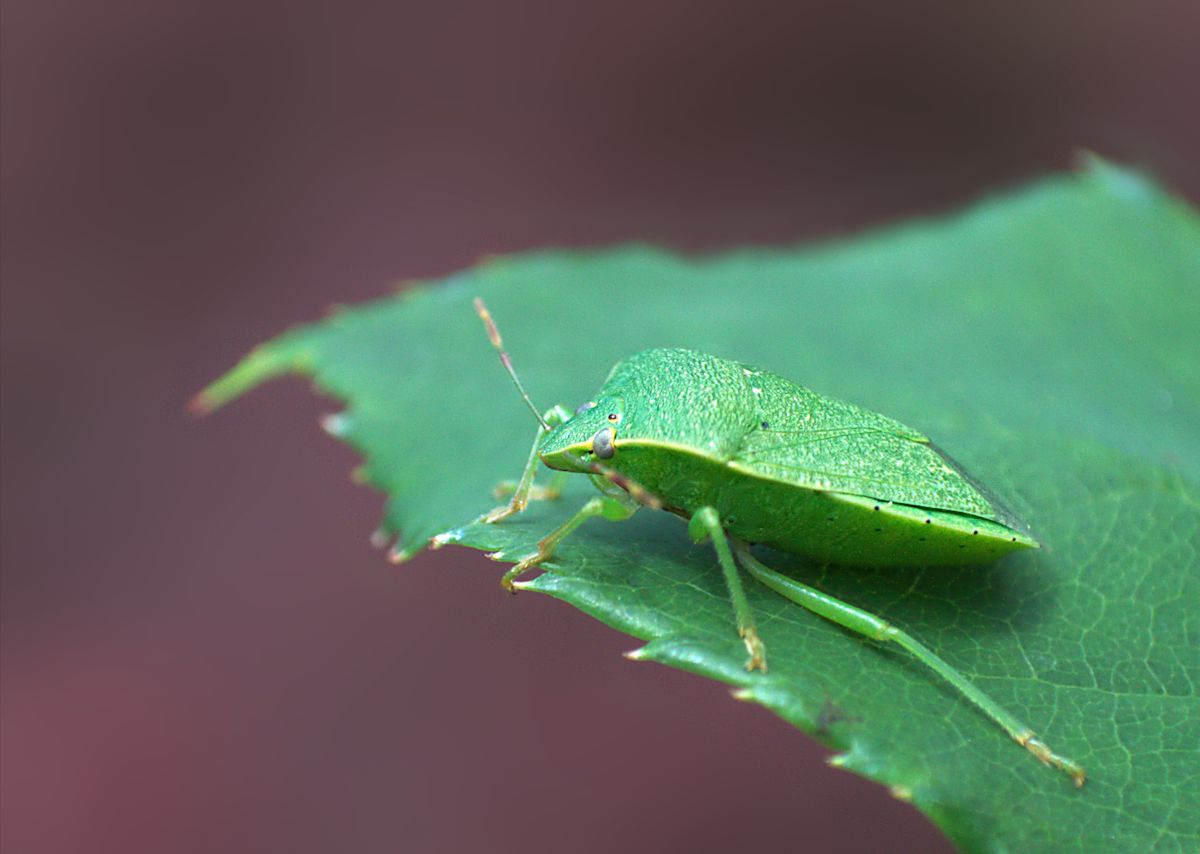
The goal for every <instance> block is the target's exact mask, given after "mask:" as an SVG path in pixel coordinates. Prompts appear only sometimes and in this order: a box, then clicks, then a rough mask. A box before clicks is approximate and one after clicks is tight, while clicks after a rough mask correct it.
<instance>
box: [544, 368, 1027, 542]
mask: <svg viewBox="0 0 1200 854" xmlns="http://www.w3.org/2000/svg"><path fill="white" fill-rule="evenodd" d="M594 402H595V403H596V406H594V407H591V408H588V409H584V410H582V411H581V412H579V413H578V414H577V415H575V417H573V418H572V419H570V420H569V421H567V422H566V423H565V424H563V425H561V426H559V427H556V428H555V429H554V430H553V431H551V432H550V433H549V434H547V436H546V437H545V438H544V439H543V441H542V443H541V446H540V448H539V451H540V453H541V455H542V458H543V459H544V460H545V461H546V462H547V463H548V464H549V465H551V466H553V467H555V468H562V469H566V470H570V469H572V468H573V466H572V464H571V463H570V462H569V461H567V460H565V459H563V458H562V457H557V458H556V454H557V453H561V452H562V451H569V452H571V453H573V454H581V455H586V454H588V453H590V451H591V446H592V438H593V436H594V435H595V434H596V433H597V431H600V430H603V429H605V428H606V427H607V428H611V429H613V430H614V431H615V433H616V438H615V440H614V443H613V445H614V449H615V456H614V457H613V459H611V460H610V461H608V463H607V464H608V465H609V466H611V467H612V468H614V469H616V470H618V471H620V472H622V473H623V474H625V475H628V476H629V477H632V478H633V479H634V480H636V481H638V482H639V483H640V484H641V485H642V486H644V487H645V488H647V489H648V490H650V491H651V492H652V493H654V494H656V495H658V496H660V497H662V498H663V499H664V500H665V501H666V502H667V504H668V505H669V506H671V507H673V508H674V509H676V510H677V511H680V513H681V515H685V516H690V515H691V513H692V512H694V511H695V510H696V509H698V508H699V507H702V506H706V505H711V506H713V507H715V508H716V509H717V511H718V512H719V513H720V516H721V519H722V520H723V522H724V524H725V526H726V528H727V529H728V530H729V531H730V532H731V533H733V534H734V535H735V536H737V537H740V538H741V539H744V540H748V541H750V542H757V543H766V544H768V545H772V546H775V547H777V548H781V549H784V550H785V551H789V552H793V553H795V554H801V555H805V556H808V557H812V558H815V559H818V560H822V561H825V562H829V563H837V564H845V565H853V566H896V565H904V564H924V565H937V564H943V565H955V564H965V563H985V562H988V561H992V560H995V559H996V558H998V557H1000V556H1001V555H1003V554H1006V553H1007V552H1010V551H1012V550H1014V549H1018V548H1029V547H1036V546H1037V542H1036V541H1035V540H1034V539H1033V538H1032V537H1030V536H1029V535H1028V534H1027V533H1025V532H1024V531H1023V530H1022V529H1021V527H1020V525H1019V523H1016V522H1015V520H1014V519H1013V518H1012V516H1011V514H1010V513H1009V511H1007V510H1005V509H1004V508H1003V506H1002V505H1000V503H999V502H998V500H996V499H994V498H992V497H991V496H989V495H987V494H985V493H984V492H983V490H982V488H981V487H979V486H978V485H977V484H975V483H974V482H973V481H972V480H971V479H970V478H969V477H968V476H967V475H966V474H965V473H964V472H963V471H962V470H961V469H960V468H959V467H958V466H957V465H956V464H955V463H954V462H953V461H951V460H949V459H948V458H946V457H945V456H943V455H942V454H941V453H940V452H939V450H938V449H937V448H935V447H934V446H933V445H932V444H931V443H930V441H929V439H928V438H927V437H926V436H924V435H922V434H921V433H919V432H918V431H916V430H913V429H912V428H910V427H907V426H905V425H904V424H901V423H900V422H898V421H895V420H893V419H891V418H888V417H886V416H884V415H880V414H878V413H876V412H871V411H870V410H867V409H862V408H860V407H858V406H854V405H853V404H849V403H845V402H843V401H839V400H833V399H831V398H827V397H824V396H822V395H819V394H816V393H814V392H812V391H810V390H808V389H806V388H803V387H802V386H799V385H797V384H795V383H793V382H791V381H790V380H787V379H784V378H783V377H780V376H777V375H775V374H772V373H770V372H768V371H764V370H760V369H758V368H754V367H750V366H748V365H743V364H741V363H739V362H733V361H729V360H727V359H720V358H717V357H716V356H710V355H707V354H705V353H699V352H697V351H695V350H683V349H655V350H644V351H642V352H640V353H637V354H635V355H633V356H631V357H629V358H628V359H625V360H623V361H621V362H619V363H618V364H617V365H616V367H615V368H613V370H612V372H611V373H610V375H609V377H608V380H607V381H606V382H605V383H604V386H603V387H602V388H601V389H600V391H599V392H598V393H597V394H596V397H595V398H594ZM614 415H615V416H616V420H613V418H612V416H614Z"/></svg>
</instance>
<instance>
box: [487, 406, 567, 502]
mask: <svg viewBox="0 0 1200 854" xmlns="http://www.w3.org/2000/svg"><path fill="white" fill-rule="evenodd" d="M542 417H543V419H544V420H545V421H546V423H547V424H549V425H550V426H551V427H554V426H556V425H558V424H562V423H563V422H564V421H566V420H567V419H568V418H570V417H571V416H570V413H569V412H567V410H566V409H564V408H563V407H562V406H555V407H554V408H553V409H550V410H547V411H546V414H545V415H544V416H542ZM545 434H546V429H545V428H544V427H542V426H540V425H539V426H538V429H537V434H536V435H534V437H533V447H531V448H530V449H529V459H528V460H526V461H525V468H524V469H523V470H522V472H521V479H520V480H518V481H517V482H516V483H515V484H513V482H512V481H505V482H503V483H501V484H499V485H498V486H497V487H496V490H495V491H496V493H497V495H496V497H497V498H500V497H502V496H503V495H504V494H506V493H507V492H508V491H509V490H510V489H511V491H512V498H511V499H510V500H509V502H508V503H507V504H502V505H500V506H499V507H497V508H495V509H494V510H492V511H490V512H488V513H486V514H485V515H484V516H483V522H484V523H485V524H491V523H492V522H499V521H500V520H501V519H504V518H507V517H509V516H512V515H514V514H516V513H520V512H521V511H522V510H524V509H525V507H526V506H527V505H528V504H529V502H530V501H536V500H539V499H552V498H558V496H559V494H560V491H561V489H562V480H563V476H564V474H565V473H564V472H556V473H555V477H554V479H553V480H551V481H550V485H549V486H548V487H545V488H541V489H539V488H538V487H537V486H535V485H534V482H533V479H534V475H535V474H536V473H537V467H538V455H537V450H538V444H539V443H540V442H541V441H542V436H544V435H545Z"/></svg>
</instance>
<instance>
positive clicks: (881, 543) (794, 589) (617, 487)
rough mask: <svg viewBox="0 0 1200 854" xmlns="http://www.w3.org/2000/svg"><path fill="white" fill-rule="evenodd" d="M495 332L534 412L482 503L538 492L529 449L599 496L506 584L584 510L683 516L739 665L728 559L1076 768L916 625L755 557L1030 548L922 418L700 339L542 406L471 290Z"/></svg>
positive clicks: (502, 514) (841, 557)
mask: <svg viewBox="0 0 1200 854" xmlns="http://www.w3.org/2000/svg"><path fill="white" fill-rule="evenodd" d="M475 308H476V311H477V312H478V313H479V316H480V317H481V318H482V320H483V322H484V325H485V327H486V329H487V333H488V337H489V339H490V340H491V342H492V345H493V346H494V347H495V348H496V350H497V352H498V353H499V354H500V361H501V363H502V364H503V365H504V368H505V370H506V371H507V372H508V374H509V376H510V377H511V378H512V380H513V382H514V383H515V384H516V387H517V390H518V391H519V392H520V394H521V397H522V398H523V399H524V400H525V403H526V404H527V405H528V406H529V408H530V409H531V410H532V411H533V414H534V416H535V417H536V418H537V420H538V430H537V434H536V436H535V438H534V442H533V447H532V449H531V451H530V454H529V458H528V461H527V462H526V465H525V468H524V470H523V472H522V475H521V478H520V480H519V481H518V482H517V483H516V484H515V486H514V487H513V494H512V498H511V500H510V501H509V502H508V503H507V504H505V505H503V506H501V507H497V508H496V509H495V510H493V511H491V512H490V513H488V514H486V515H485V516H484V517H483V521H485V522H489V523H492V522H498V521H500V520H501V519H504V518H506V517H508V516H510V515H512V514H514V513H520V512H521V511H522V510H524V509H525V507H526V506H527V504H528V502H529V501H530V500H531V499H533V498H539V497H554V496H556V495H557V493H558V490H557V488H556V487H555V486H554V485H552V486H551V487H548V488H543V489H541V490H539V489H538V488H537V487H536V486H535V485H534V473H535V471H536V469H537V465H538V462H539V461H540V462H543V463H545V464H546V465H547V466H548V467H549V468H551V469H555V470H557V472H558V475H557V477H559V478H561V477H562V475H564V474H569V473H580V474H586V475H590V476H591V478H592V480H593V481H594V483H595V484H596V486H597V488H598V489H599V492H600V495H598V496H595V497H593V498H592V499H590V500H589V501H588V502H587V503H586V504H584V506H583V507H582V508H580V510H579V511H578V512H577V513H575V514H574V515H573V516H571V517H570V518H569V519H568V520H567V521H566V522H564V523H563V524H562V525H561V526H559V527H558V528H557V529H556V530H554V531H552V532H550V533H549V534H548V535H547V536H546V537H544V538H543V539H542V540H541V542H540V543H539V544H538V549H537V551H536V552H534V553H533V554H530V555H528V556H526V557H525V558H523V559H522V560H521V561H519V562H518V563H517V564H516V565H515V566H513V567H512V569H510V570H509V571H508V572H506V573H505V574H504V576H503V579H502V582H501V583H502V584H503V585H504V587H505V588H506V589H508V590H510V591H511V590H513V589H514V587H519V586H520V585H519V584H515V583H514V582H515V581H516V579H517V578H518V577H519V576H520V575H521V574H522V573H524V572H526V571H527V570H529V569H532V568H534V567H536V566H538V565H540V564H542V563H543V562H545V561H547V560H549V559H550V558H551V557H553V555H554V551H555V549H556V548H557V546H558V544H559V543H560V542H561V541H562V540H563V538H564V537H566V536H567V535H569V534H570V533H571V532H572V531H574V530H575V529H576V528H577V527H579V525H581V524H582V523H583V522H585V521H586V520H587V519H589V518H591V517H593V516H603V517H605V518H607V519H610V520H614V521H619V520H623V519H628V518H629V517H630V516H632V515H633V513H634V512H636V511H637V509H638V508H639V507H641V506H643V505H644V506H649V507H652V508H655V509H661V510H666V511H668V512H670V513H674V514H675V515H677V516H680V517H682V518H683V519H685V520H687V522H688V532H689V534H690V535H691V537H692V539H693V540H695V541H696V542H701V541H703V540H706V539H710V540H712V543H713V547H714V549H715V551H716V553H717V561H718V563H719V564H720V567H721V570H722V572H723V573H724V576H725V582H726V585H727V587H728V590H729V598H730V601H731V604H732V606H733V612H734V618H735V622H736V625H737V629H738V633H739V634H740V636H741V638H742V640H743V642H744V643H745V646H746V650H747V652H748V654H749V659H748V660H747V662H746V668H747V669H748V670H761V671H764V672H765V671H766V669H767V660H766V649H765V647H764V645H763V643H762V640H761V639H760V638H759V635H758V629H757V627H756V626H755V621H754V615H753V613H752V611H751V609H750V606H749V603H748V601H747V599H746V594H745V591H744V590H743V588H742V582H741V578H740V576H739V574H738V564H740V565H741V566H742V567H743V568H744V569H745V570H746V571H747V572H748V573H750V575H751V576H753V577H754V578H755V579H757V580H758V581H759V582H761V583H762V584H764V585H765V586H766V587H768V588H770V589H771V590H773V591H775V592H776V593H778V594H780V595H782V596H783V597H785V598H787V599H789V600H790V601H792V602H795V603H796V604H798V605H800V606H802V607H804V608H806V609H808V610H810V611H813V612H814V613H816V614H818V615H819V616H821V617H824V618H826V619H828V620H830V621H832V622H834V623H836V624H837V625H840V626H843V627H844V628H846V629H849V630H851V631H854V632H858V633H859V634H862V635H864V636H866V637H867V638H870V639H872V640H877V641H894V642H895V643H897V644H898V645H899V646H901V647H902V648H904V649H905V650H907V651H908V652H909V653H911V654H912V655H913V656H914V657H915V658H917V659H918V660H919V661H921V662H922V663H924V664H925V665H926V666H928V667H929V668H930V669H932V670H933V671H934V672H936V673H937V674H938V675H939V676H941V677H942V678H943V679H945V680H946V681H947V682H949V683H950V684H951V685H953V686H954V687H955V688H956V689H957V690H958V691H959V692H960V693H961V694H963V695H964V696H965V697H966V698H967V699H968V700H970V701H971V702H972V703H974V704H975V706H976V707H978V708H979V709H980V710H981V711H983V712H984V713H985V714H986V715H988V717H990V718H991V719H992V720H993V721H995V722H996V723H997V724H998V725H999V726H1000V727H1002V728H1003V729H1004V730H1005V732H1007V733H1008V734H1009V736H1010V737H1011V738H1012V739H1013V740H1014V741H1016V742H1017V743H1018V744H1020V745H1021V746H1023V747H1025V748H1026V749H1027V750H1029V751H1030V752H1031V753H1033V755H1034V756H1036V757H1037V758H1038V759H1040V760H1041V761H1042V762H1043V763H1045V764H1047V765H1050V766H1053V767H1055V768H1058V769H1060V770H1062V771H1064V772H1065V773H1067V774H1069V775H1070V776H1071V778H1072V779H1073V780H1074V781H1075V785H1076V786H1081V785H1083V782H1084V779H1085V773H1084V770H1083V768H1081V767H1080V766H1079V765H1078V764H1077V763H1075V762H1073V761H1072V760H1070V759H1068V758H1066V757H1063V756H1059V755H1057V754H1055V753H1054V752H1053V751H1051V750H1050V748H1049V747H1048V746H1047V745H1046V744H1045V743H1044V742H1042V741H1041V740H1040V739H1038V738H1037V737H1036V736H1035V735H1034V733H1033V731H1032V730H1030V729H1029V727H1027V726H1025V724H1023V723H1021V722H1020V721H1019V720H1018V719H1017V718H1016V717H1015V716H1014V715H1012V714H1011V713H1010V712H1008V711H1007V710H1006V709H1004V708H1003V707H1001V706H1000V705H999V704H998V703H996V702H995V701H994V700H992V699H991V698H990V697H988V696H987V695H986V694H984V693H983V692H982V691H981V690H980V689H979V688H977V687H976V686H975V685H974V684H973V683H971V681H970V680H968V679H967V678H966V677H965V676H963V675H962V674H961V673H959V672H958V671H957V670H955V669H954V668H953V667H952V666H950V665H949V664H948V663H946V662H945V661H943V660H942V659H941V658H939V657H938V656H937V655H936V654H934V652H933V651H932V650H930V649H929V648H928V647H926V646H924V645H923V644H921V643H920V642H919V641H917V640H916V639H915V638H913V637H912V636H911V635H908V634H907V633H905V632H904V631H902V630H900V629H898V628H896V627H894V626H892V625H890V624H889V623H887V622H886V621H884V620H883V619H881V618H880V617H877V616H875V615H874V614H871V613H869V612H867V611H864V610H862V609H861V608H856V607H855V606H853V605H850V604H848V603H846V602H843V601H841V600H838V599H835V598H833V597H831V596H828V595H826V594H824V593H821V592H820V591H818V590H816V589H815V588H812V587H809V586H808V585H805V584H802V583H800V582H798V581H796V580H795V579H793V578H790V577H788V576H786V575H783V574H781V573H778V572H776V571H774V570H772V569H769V568H768V567H766V566H765V565H763V564H762V563H761V562H760V561H759V560H758V559H757V558H756V557H755V556H754V555H753V553H752V552H751V549H750V544H764V545H768V546H771V547H774V548H776V549H780V550H783V551H787V552H792V553H795V554H799V555H802V556H805V557H809V558H812V559H814V560H816V561H819V562H823V563H829V564H838V565H844V566H873V567H886V566H904V565H910V566H911V565H925V566H936V565H962V564H977V563H985V562H990V561H993V560H996V559H997V558H999V557H1001V556H1002V555H1004V554H1006V553H1008V552H1011V551H1014V550H1017V549H1028V548H1038V547H1039V544H1038V542H1037V540H1035V539H1034V538H1033V537H1032V536H1031V535H1030V534H1029V532H1028V531H1027V530H1026V528H1025V527H1024V526H1023V525H1022V524H1021V522H1020V521H1019V520H1018V519H1017V518H1016V516H1015V515H1014V514H1013V513H1012V512H1011V511H1010V510H1008V509H1007V508H1006V507H1005V506H1004V504H1003V503H1002V502H1001V501H1000V500H999V499H998V498H996V497H995V496H993V495H991V494H990V493H989V492H988V491H987V490H985V489H984V488H983V487H982V486H981V485H980V484H979V483H978V482H976V481H975V480H974V479H973V478H972V477H971V476H970V475H968V474H967V473H966V472H965V471H964V470H963V468H962V467H961V466H959V465H958V464H957V463H955V462H954V461H953V460H952V459H951V458H950V457H949V456H947V455H946V454H945V453H944V452H943V451H941V450H940V449H939V448H937V447H936V446H935V445H934V444H933V443H932V442H930V440H929V439H928V438H927V437H926V436H924V435H922V434H921V433H919V432H917V431H916V430H913V429H911V428H909V427H907V426H905V425H903V424H901V423H899V422H898V421H894V420H892V419H891V418H887V417H886V416H883V415H879V414H878V413H875V412H871V411H869V410H866V409H862V408H860V407H857V406H854V405H852V404H849V403H844V402H842V401H838V400H833V399H830V398H826V397H823V396H821V395H818V394H816V393H814V392H812V391H809V390H808V389H806V388H803V387H801V386H798V385H796V384H795V383H792V382H791V381H789V380H786V379H784V378H782V377H779V376H777V375H775V374H772V373H769V372H767V371H763V370H759V369H757V368H753V367H750V366H747V365H743V364H740V363H738V362H732V361H729V360H726V359H721V358H717V357H716V356H710V355H707V354H705V353H700V352H697V351H694V350H681V349H655V350H644V351H642V352H640V353H637V354H634V355H633V356H630V357H629V358H627V359H624V360H623V361H621V362H618V363H617V365H616V366H615V367H614V368H613V369H612V371H611V372H610V373H609V376H608V379H607V380H606V381H605V382H604V385H603V386H602V387H601V388H600V390H599V391H598V392H597V393H596V396H595V397H594V398H593V399H592V400H590V401H588V402H587V403H584V404H582V405H581V406H579V407H578V408H577V409H575V410H574V412H573V413H572V412H569V411H567V410H566V409H564V408H563V407H561V406H555V407H554V408H552V409H550V410H548V411H547V412H546V413H544V414H542V413H539V411H538V409H537V407H536V406H534V404H533V401H532V400H531V399H530V397H529V395H528V393H527V392H526V391H525V388H524V386H523V385H522V384H521V381H520V379H518V377H517V374H516V372H515V370H514V369H513V366H512V361H511V359H510V358H509V356H508V353H507V352H505V350H504V345H503V341H502V340H501V337H500V333H499V330H498V329H497V327H496V324H495V322H494V321H493V320H492V317H491V314H490V313H489V312H488V310H487V307H486V306H485V305H484V304H483V301H482V300H479V299H476V300H475Z"/></svg>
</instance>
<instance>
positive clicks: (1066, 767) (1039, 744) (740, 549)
mask: <svg viewBox="0 0 1200 854" xmlns="http://www.w3.org/2000/svg"><path fill="white" fill-rule="evenodd" d="M734 548H735V549H736V550H737V557H738V560H739V561H741V563H742V566H744V567H745V568H746V571H747V572H749V573H750V574H751V575H753V576H754V577H755V578H756V579H758V580H759V581H761V582H762V583H763V584H764V585H766V586H767V587H769V588H771V589H772V590H774V591H775V592H776V593H778V594H779V595H780V596H783V597H784V598H785V599H789V600H791V601H792V602H795V603H796V604H797V605H800V606H801V607H803V608H807V609H808V610H810V611H812V612H813V613H814V614H818V615H819V616H822V617H824V618H825V619H827V620H829V621H831V622H834V623H837V624H838V625H839V626H842V627H843V628H847V629H849V630H850V631H852V632H857V633H859V634H861V635H865V636H866V637H868V638H870V639H871V640H877V641H893V642H894V643H896V644H897V645H899V646H901V647H903V648H904V649H906V650H908V652H910V653H911V654H912V655H913V656H914V657H915V658H916V659H917V660H918V661H920V662H921V663H923V664H924V665H926V666H927V667H929V669H931V670H933V671H934V672H935V673H937V674H938V675H939V676H941V677H942V678H943V679H945V680H946V681H947V682H949V683H950V684H951V685H953V686H954V687H955V688H956V689H957V690H958V692H959V693H960V694H962V695H963V696H964V697H966V698H967V699H968V700H970V701H971V702H972V703H974V704H975V706H976V707H977V708H978V709H979V710H980V711H982V712H983V713H984V714H986V715H987V716H988V717H989V718H991V719H992V720H993V721H995V722H996V723H997V724H999V725H1000V726H1001V727H1002V728H1003V729H1004V731H1005V732H1007V733H1008V734H1009V737H1011V738H1012V740H1013V741H1015V742H1016V743H1017V744H1019V745H1021V746H1022V747H1024V748H1025V749H1026V750H1028V751H1029V752H1030V753H1032V754H1033V755H1034V756H1036V757H1037V758H1038V759H1040V760H1041V761H1042V762H1043V763H1045V764H1046V765H1049V766H1051V767H1054V768H1057V769H1059V770H1060V771H1063V772H1065V773H1066V774H1069V775H1070V776H1071V779H1072V780H1074V781H1075V785H1076V786H1082V785H1083V781H1084V780H1085V779H1086V776H1087V775H1086V774H1085V773H1084V770H1083V768H1081V767H1080V766H1079V765H1078V763H1076V762H1073V761H1072V760H1070V759H1067V758H1066V757H1065V756H1059V755H1058V754H1057V753H1054V752H1053V751H1052V750H1050V748H1049V747H1048V746H1047V745H1046V743H1045V742H1043V741H1041V740H1040V739H1039V738H1037V737H1036V736H1035V735H1034V734H1033V730H1031V729H1030V728H1029V727H1027V726H1026V725H1025V724H1023V723H1021V721H1019V720H1017V718H1016V717H1015V716H1014V715H1013V714H1012V713H1011V712H1009V711H1008V710H1007V709H1005V708H1004V707H1003V706H1001V705H1000V704H999V703H997V702H996V701H995V700H993V699H992V698H991V697H989V696H988V695H987V694H985V693H983V691H981V690H979V688H977V687H975V685H974V683H972V682H971V681H970V680H969V679H967V677H965V676H963V675H962V674H961V673H959V672H958V671H957V670H955V669H954V668H953V667H951V666H950V665H949V664H947V663H946V662H945V661H943V660H942V659H941V658H939V657H938V656H937V655H936V654H935V653H934V652H933V650H931V649H929V648H928V647H927V646H925V645H924V644H922V643H921V642H920V641H918V640H917V639H916V638H914V637H913V636H912V635H910V634H908V633H907V632H905V631H902V630H901V629H898V628H896V627H895V626H893V625H891V624H890V623H888V622H886V621H885V620H882V619H880V618H879V617H877V616H875V615H874V614H872V613H870V612H868V611H864V610H863V609H861V608H856V607H855V606H853V605H850V604H848V603H846V602H843V601H841V600H840V599H835V598H834V597H832V596H829V595H827V594H825V593H822V592H821V591H819V590H817V589H815V588H813V587H809V586H808V585H807V584H801V583H800V582H799V581H796V580H795V579H794V578H789V577H788V576H786V575H781V574H780V573H778V572H776V571H775V570H773V569H768V568H767V567H766V566H764V565H763V564H762V563H760V562H759V561H758V560H757V559H756V558H755V557H754V555H752V554H751V553H750V549H749V548H748V547H747V546H746V544H745V543H740V542H735V544H734Z"/></svg>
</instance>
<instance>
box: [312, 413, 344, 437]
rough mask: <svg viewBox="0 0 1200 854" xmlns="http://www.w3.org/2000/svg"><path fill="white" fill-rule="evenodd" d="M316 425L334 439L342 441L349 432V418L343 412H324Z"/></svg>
mask: <svg viewBox="0 0 1200 854" xmlns="http://www.w3.org/2000/svg"><path fill="white" fill-rule="evenodd" d="M317 423H319V424H320V425H321V429H322V430H324V431H325V432H326V433H328V434H329V435H330V436H332V437H333V438H335V439H344V438H345V437H346V435H347V434H349V432H350V417H349V416H348V415H347V414H346V413H345V412H326V413H325V414H324V415H322V416H321V417H320V418H318V419H317Z"/></svg>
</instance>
